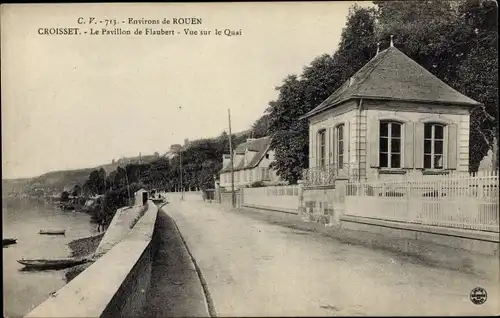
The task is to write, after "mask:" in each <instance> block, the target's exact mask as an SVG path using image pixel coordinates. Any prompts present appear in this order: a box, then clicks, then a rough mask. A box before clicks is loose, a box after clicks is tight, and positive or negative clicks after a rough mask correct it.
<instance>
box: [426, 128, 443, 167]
mask: <svg viewBox="0 0 500 318" xmlns="http://www.w3.org/2000/svg"><path fill="white" fill-rule="evenodd" d="M443 149H444V126H443V125H439V124H425V126H424V168H425V169H443V158H444V156H443Z"/></svg>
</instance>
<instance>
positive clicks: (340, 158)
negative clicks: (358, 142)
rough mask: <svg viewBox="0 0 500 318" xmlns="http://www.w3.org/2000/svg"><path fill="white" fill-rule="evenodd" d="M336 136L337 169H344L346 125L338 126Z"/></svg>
mask: <svg viewBox="0 0 500 318" xmlns="http://www.w3.org/2000/svg"><path fill="white" fill-rule="evenodd" d="M335 135H336V137H337V158H336V159H337V167H338V168H339V169H342V167H343V166H344V124H342V125H338V126H337V128H336V129H335Z"/></svg>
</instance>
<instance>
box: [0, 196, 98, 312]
mask: <svg viewBox="0 0 500 318" xmlns="http://www.w3.org/2000/svg"><path fill="white" fill-rule="evenodd" d="M2 229H3V237H4V238H9V237H13V238H17V244H14V245H10V246H9V247H6V248H3V277H4V278H3V301H4V316H7V317H22V316H24V315H26V314H27V313H29V312H30V311H31V310H32V309H33V308H35V307H36V306H38V305H39V304H41V303H42V302H43V301H45V300H46V299H47V298H48V297H49V296H50V293H52V292H55V291H57V290H58V289H60V288H61V287H62V286H64V285H65V284H66V281H65V276H64V274H65V270H49V271H24V270H22V269H23V267H24V266H23V265H21V264H19V263H18V262H17V260H19V259H21V258H25V259H32V258H33V259H36V258H58V257H69V256H71V250H70V249H69V247H68V246H67V243H69V242H71V241H72V240H74V239H78V238H82V237H87V236H91V235H95V234H97V231H96V230H97V229H96V228H95V225H93V224H91V223H90V216H89V215H88V214H86V213H81V212H74V211H61V210H60V209H59V208H57V206H55V205H53V204H50V203H44V202H43V201H35V200H26V199H24V200H23V199H4V200H3V201H2ZM40 229H65V230H66V235H65V236H62V235H55V236H52V235H40V234H38V232H39V231H40Z"/></svg>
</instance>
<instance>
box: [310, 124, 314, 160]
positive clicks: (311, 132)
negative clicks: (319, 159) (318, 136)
mask: <svg viewBox="0 0 500 318" xmlns="http://www.w3.org/2000/svg"><path fill="white" fill-rule="evenodd" d="M313 137H314V136H313V130H312V129H309V156H310V157H311V158H314V145H313Z"/></svg>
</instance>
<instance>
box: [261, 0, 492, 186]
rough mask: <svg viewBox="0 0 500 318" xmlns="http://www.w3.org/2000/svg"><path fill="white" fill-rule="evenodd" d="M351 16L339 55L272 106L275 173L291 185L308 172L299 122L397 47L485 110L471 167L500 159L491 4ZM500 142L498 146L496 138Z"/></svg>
mask: <svg viewBox="0 0 500 318" xmlns="http://www.w3.org/2000/svg"><path fill="white" fill-rule="evenodd" d="M374 3H375V4H376V8H360V7H357V6H353V7H351V9H350V12H349V16H348V19H347V23H346V26H345V28H344V29H343V31H342V35H341V41H340V44H339V46H338V49H337V50H336V51H335V52H334V53H333V54H323V55H321V56H319V57H317V58H315V59H314V60H313V61H312V62H311V63H310V65H308V66H306V67H305V68H304V70H303V72H302V74H300V76H298V75H289V76H287V77H286V78H285V79H284V80H283V82H282V85H281V86H279V87H277V90H278V97H277V99H276V100H274V101H271V102H270V103H269V108H268V109H267V114H268V115H269V133H270V134H271V136H272V137H273V141H272V144H271V147H272V148H273V149H274V150H275V153H276V161H275V162H274V163H273V167H274V168H275V169H276V170H277V173H278V175H280V176H281V177H282V178H284V179H285V180H288V181H289V182H291V183H294V182H296V181H297V179H299V178H300V174H301V171H302V169H303V168H307V167H308V162H307V161H308V148H309V147H308V143H309V140H308V125H307V123H306V122H305V121H300V120H299V118H300V117H301V116H302V115H304V114H305V113H306V112H308V111H310V110H312V109H313V108H314V107H316V106H318V105H319V104H320V103H321V102H322V101H324V100H325V99H326V98H327V97H328V96H330V95H331V94H332V93H333V92H334V91H335V90H336V89H338V88H339V87H340V86H341V85H342V84H343V83H344V82H345V81H346V80H348V79H349V77H351V76H352V75H353V74H354V73H355V72H356V71H357V70H359V69H360V68H361V67H362V66H363V65H364V64H366V62H368V61H369V60H370V59H371V58H372V57H373V56H374V55H375V54H376V48H377V43H380V49H381V50H383V49H385V48H387V47H388V46H389V42H390V35H394V39H393V40H394V45H395V46H396V47H397V48H398V49H399V50H401V51H402V52H404V53H405V54H406V55H408V56H409V57H410V58H412V59H413V60H415V61H416V62H417V63H419V64H420V65H422V66H423V67H425V68H426V69H427V70H429V71H430V72H431V73H433V74H434V75H436V76H437V77H438V78H440V79H441V80H443V81H444V82H445V83H447V84H448V85H450V86H452V87H453V88H455V89H457V90H458V91H460V92H462V93H464V94H465V95H467V96H469V97H471V98H473V99H475V100H477V101H479V102H481V103H483V104H484V107H480V108H478V109H476V110H474V111H473V112H472V115H471V137H470V148H471V150H470V167H471V170H475V169H477V166H478V165H479V162H480V160H481V159H482V158H483V157H484V155H486V152H487V150H488V149H494V150H495V151H497V154H496V158H497V160H496V162H497V165H498V146H497V143H498V137H497V136H498V77H497V74H498V57H497V27H498V25H497V18H496V15H497V5H496V2H494V1H490V0H460V1H374ZM495 137H497V138H495Z"/></svg>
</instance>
